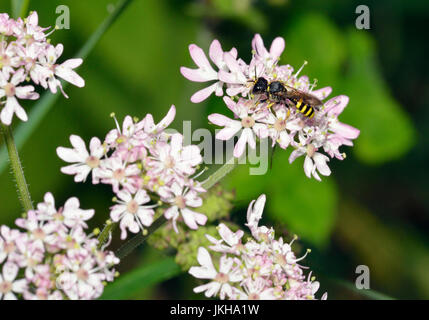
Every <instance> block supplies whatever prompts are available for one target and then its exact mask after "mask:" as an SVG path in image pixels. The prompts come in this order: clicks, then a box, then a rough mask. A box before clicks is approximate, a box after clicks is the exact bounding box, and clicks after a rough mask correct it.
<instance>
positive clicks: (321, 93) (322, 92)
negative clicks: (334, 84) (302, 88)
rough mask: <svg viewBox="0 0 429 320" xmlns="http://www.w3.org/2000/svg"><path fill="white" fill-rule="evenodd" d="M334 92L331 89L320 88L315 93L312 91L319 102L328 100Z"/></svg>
mask: <svg viewBox="0 0 429 320" xmlns="http://www.w3.org/2000/svg"><path fill="white" fill-rule="evenodd" d="M331 92H332V88H331V87H325V88H320V89H317V90H314V91H311V94H312V95H313V96H315V97H316V98H318V99H319V100H324V99H326V98H327V97H328V96H329V95H330V94H331Z"/></svg>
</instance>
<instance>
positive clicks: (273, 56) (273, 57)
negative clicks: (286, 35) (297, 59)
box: [252, 34, 285, 67]
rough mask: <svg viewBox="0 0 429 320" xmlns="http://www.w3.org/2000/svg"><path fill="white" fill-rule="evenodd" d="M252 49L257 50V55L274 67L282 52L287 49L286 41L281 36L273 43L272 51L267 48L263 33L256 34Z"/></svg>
mask: <svg viewBox="0 0 429 320" xmlns="http://www.w3.org/2000/svg"><path fill="white" fill-rule="evenodd" d="M252 49H253V50H254V52H255V57H256V59H258V60H262V61H263V62H264V63H266V64H267V67H272V66H273V64H276V63H277V61H278V59H279V58H280V56H281V54H282V53H283V51H284V49H285V41H284V39H283V38H281V37H277V38H275V39H274V40H273V42H272V43H271V47H270V51H268V50H267V49H266V48H265V45H264V41H263V40H262V37H261V35H259V34H256V35H255V37H254V38H253V40H252Z"/></svg>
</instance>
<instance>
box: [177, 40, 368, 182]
mask: <svg viewBox="0 0 429 320" xmlns="http://www.w3.org/2000/svg"><path fill="white" fill-rule="evenodd" d="M284 48H285V41H284V39H283V38H280V37H278V38H276V39H274V41H273V43H272V44H271V47H270V49H269V50H267V49H266V48H265V45H264V42H263V40H262V38H261V36H260V35H259V34H256V35H255V37H254V38H253V40H252V60H251V61H250V63H249V64H247V63H246V62H244V61H243V60H242V59H240V58H239V57H238V55H237V50H236V49H235V48H233V49H232V50H231V51H229V52H224V51H223V50H222V48H221V46H220V43H219V41H218V40H214V41H213V42H212V44H211V45H210V49H209V57H210V60H211V61H212V62H213V64H214V65H215V66H216V68H215V67H214V66H213V65H212V64H211V62H210V61H209V59H208V58H207V56H206V55H205V53H204V51H203V50H202V49H201V48H199V47H198V46H197V45H195V44H192V45H190V46H189V52H190V54H191V57H192V60H193V61H194V62H195V64H196V65H197V67H198V68H197V69H190V68H186V67H182V68H181V69H180V71H181V73H182V75H183V76H184V77H185V78H187V79H189V80H191V81H194V82H209V81H211V82H213V81H214V82H213V83H212V84H211V85H210V86H209V87H207V88H205V89H202V90H200V91H198V92H197V93H195V94H194V95H193V96H192V98H191V101H192V102H194V103H197V102H201V101H203V100H205V99H207V98H208V97H209V96H210V95H211V94H212V93H216V95H217V96H219V97H222V96H224V94H225V93H226V96H224V101H225V103H226V106H227V108H228V109H230V110H231V111H232V112H233V114H234V116H235V118H238V119H237V120H235V119H230V118H228V117H226V116H225V115H223V114H212V115H209V117H208V119H209V121H210V122H212V123H213V124H215V125H218V126H221V127H223V128H222V129H221V130H220V132H219V133H218V134H217V136H216V138H217V139H220V140H229V139H231V138H232V137H233V136H234V135H236V134H237V133H239V132H241V135H240V138H239V139H238V142H237V144H236V145H235V148H234V157H236V158H239V157H241V156H242V155H243V153H244V151H245V148H246V144H248V145H249V147H250V148H253V149H254V148H255V147H256V139H266V138H269V139H271V140H272V146H273V147H274V146H276V145H278V146H279V147H280V148H282V149H286V148H288V147H289V146H290V147H291V148H293V149H294V151H293V152H292V155H291V157H290V158H289V161H290V162H293V161H294V160H295V159H296V158H297V157H300V156H304V155H305V156H306V159H305V162H304V171H305V174H306V175H307V176H308V177H314V178H315V179H317V180H321V179H320V176H319V174H322V175H324V176H328V175H330V173H331V171H330V170H329V167H328V165H327V162H328V161H329V157H331V158H334V157H335V158H337V159H339V160H343V159H344V158H345V154H344V153H342V152H340V151H339V148H340V147H341V146H342V145H346V146H352V145H353V142H352V140H354V139H356V138H357V137H358V136H359V133H360V132H359V130H358V129H356V128H353V127H351V126H349V125H347V124H344V123H341V122H340V121H339V120H338V117H339V115H340V114H341V113H342V111H343V110H344V108H345V107H346V106H347V104H348V102H349V99H348V97H347V96H344V95H340V96H337V97H334V98H331V99H329V100H326V98H327V97H328V96H329V94H330V93H331V92H332V89H331V88H330V87H325V88H321V89H318V90H314V87H315V85H316V82H314V83H313V84H310V82H309V79H308V77H307V76H300V73H301V71H302V69H303V67H304V65H305V64H306V62H305V63H304V65H303V66H302V67H301V68H300V69H299V70H298V71H296V72H295V73H294V69H293V67H291V66H290V65H279V60H280V56H281V54H282V52H283V51H284ZM261 77H262V78H265V80H267V82H268V83H271V82H272V81H279V82H280V83H281V84H282V85H283V86H285V87H286V88H287V87H291V88H293V89H295V90H299V91H301V92H303V93H305V94H310V95H313V96H314V97H316V98H317V99H319V100H320V101H322V105H321V106H318V107H317V110H316V111H315V114H314V116H312V117H307V116H305V115H303V114H302V113H301V112H300V109H299V106H298V104H296V103H294V102H293V101H292V100H290V99H288V98H285V99H281V100H280V101H271V100H270V99H269V98H270V97H269V95H268V94H267V93H266V92H265V93H260V94H254V93H253V92H252V89H253V86H254V85H255V84H256V81H257V79H258V78H261ZM225 87H226V90H225V91H224V90H223V88H225ZM315 108H316V106H315ZM307 110H310V109H307ZM322 152H324V153H326V154H327V155H328V156H329V157H328V156H326V155H324V154H323V153H322Z"/></svg>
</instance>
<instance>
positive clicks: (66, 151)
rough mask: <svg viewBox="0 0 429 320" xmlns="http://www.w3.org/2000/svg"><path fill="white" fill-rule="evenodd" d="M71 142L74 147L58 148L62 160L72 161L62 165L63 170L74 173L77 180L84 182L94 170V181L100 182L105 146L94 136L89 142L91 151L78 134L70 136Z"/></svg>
mask: <svg viewBox="0 0 429 320" xmlns="http://www.w3.org/2000/svg"><path fill="white" fill-rule="evenodd" d="M70 143H71V144H72V146H73V148H64V147H58V148H57V155H58V157H60V158H61V159H62V160H64V161H66V162H68V163H72V164H71V165H69V166H66V167H62V168H61V172H62V173H65V174H69V175H74V181H75V182H84V181H86V178H87V177H88V175H89V173H90V172H92V182H93V183H94V184H96V183H98V182H99V176H98V172H99V170H100V169H99V167H100V163H101V157H102V156H103V155H104V153H105V149H104V146H103V145H102V144H101V141H100V140H99V139H98V138H95V137H94V138H92V139H91V141H90V143H89V152H88V151H87V149H86V145H85V142H84V141H83V139H82V138H81V137H79V136H76V135H71V136H70Z"/></svg>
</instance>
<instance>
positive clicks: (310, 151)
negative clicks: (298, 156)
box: [304, 144, 331, 181]
mask: <svg viewBox="0 0 429 320" xmlns="http://www.w3.org/2000/svg"><path fill="white" fill-rule="evenodd" d="M306 149H307V155H306V156H305V160H304V172H305V175H306V176H307V177H309V178H311V176H313V177H314V178H315V179H316V180H319V181H321V179H320V176H319V175H318V173H317V171H319V172H320V173H321V174H322V175H324V176H329V175H330V174H331V170H330V169H329V167H328V165H327V164H326V163H327V162H328V161H329V158H328V157H327V156H325V155H323V154H321V153H319V152H316V149H315V147H314V146H313V145H312V144H309V145H307V147H306Z"/></svg>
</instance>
